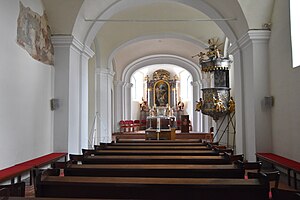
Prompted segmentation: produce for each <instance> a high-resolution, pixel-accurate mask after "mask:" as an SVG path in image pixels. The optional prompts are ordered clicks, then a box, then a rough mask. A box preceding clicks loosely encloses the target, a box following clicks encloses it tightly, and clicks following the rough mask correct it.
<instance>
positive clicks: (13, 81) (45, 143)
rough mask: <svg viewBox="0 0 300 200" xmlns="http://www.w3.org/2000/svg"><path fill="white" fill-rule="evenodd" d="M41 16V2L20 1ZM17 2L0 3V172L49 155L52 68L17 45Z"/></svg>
mask: <svg viewBox="0 0 300 200" xmlns="http://www.w3.org/2000/svg"><path fill="white" fill-rule="evenodd" d="M22 2H23V4H24V5H25V6H30V7H31V9H32V10H33V11H35V12H38V13H39V14H42V11H43V4H42V3H41V1H39V0H36V1H34V3H33V1H29V0H26V1H22ZM18 15H19V0H10V1H5V0H1V1H0V26H1V27H2V28H1V31H0V44H1V46H0V152H1V155H0V160H1V162H0V169H2V168H5V167H8V166H11V165H14V164H17V163H19V162H22V161H25V160H28V159H32V158H34V157H38V156H41V155H44V154H46V153H50V152H51V151H52V137H53V136H52V115H53V114H52V111H50V99H51V98H52V89H53V88H52V79H53V76H52V74H53V71H54V69H53V67H51V66H49V65H45V64H42V63H40V62H38V61H36V60H34V59H33V58H31V56H30V55H29V54H28V53H27V52H26V51H25V50H24V49H23V48H21V47H20V46H18V45H17V43H16V37H17V36H16V34H17V18H18Z"/></svg>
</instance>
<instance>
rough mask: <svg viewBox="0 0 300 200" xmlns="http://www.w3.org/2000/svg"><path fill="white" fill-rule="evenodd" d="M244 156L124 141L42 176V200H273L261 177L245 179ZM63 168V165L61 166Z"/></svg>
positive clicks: (205, 146)
mask: <svg viewBox="0 0 300 200" xmlns="http://www.w3.org/2000/svg"><path fill="white" fill-rule="evenodd" d="M242 161H243V156H242V155H233V151H232V149H226V148H224V147H221V146H217V145H216V144H210V143H202V142H199V141H183V140H182V141H119V142H117V143H111V144H100V145H95V147H94V149H83V154H82V155H70V161H69V162H68V163H67V164H63V169H62V170H63V176H62V175H61V174H62V173H61V171H62V170H61V169H49V170H46V171H44V172H43V173H39V174H38V175H37V179H36V196H37V197H54V198H96V199H204V200H205V199H210V200H211V199H224V198H225V199H231V200H237V199H244V200H248V199H249V200H250V199H251V200H253V199H256V200H260V199H261V200H265V199H269V182H268V180H267V178H266V177H265V176H263V175H262V174H261V175H259V176H256V178H253V179H245V178H244V177H245V168H244V163H243V162H242ZM57 167H59V164H58V165H57Z"/></svg>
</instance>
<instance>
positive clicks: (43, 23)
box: [17, 2, 54, 65]
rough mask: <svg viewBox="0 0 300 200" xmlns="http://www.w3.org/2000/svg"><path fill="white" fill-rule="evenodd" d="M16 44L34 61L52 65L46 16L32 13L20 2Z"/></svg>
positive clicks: (51, 47) (51, 51) (52, 51)
mask: <svg viewBox="0 0 300 200" xmlns="http://www.w3.org/2000/svg"><path fill="white" fill-rule="evenodd" d="M17 43H18V44H19V45H20V46H22V47H23V48H24V49H25V50H26V51H27V52H28V53H29V54H30V55H31V56H32V57H33V58H34V59H36V60H38V61H40V62H42V63H45V64H49V65H53V64H54V49H53V45H52V42H51V30H50V27H49V26H48V20H47V16H46V14H45V13H44V14H43V15H42V16H40V15H39V14H37V13H35V12H33V11H32V10H31V9H30V8H29V7H24V5H23V4H22V3H21V2H20V13H19V17H18V28H17Z"/></svg>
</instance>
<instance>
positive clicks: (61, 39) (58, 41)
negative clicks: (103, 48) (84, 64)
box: [51, 35, 95, 58]
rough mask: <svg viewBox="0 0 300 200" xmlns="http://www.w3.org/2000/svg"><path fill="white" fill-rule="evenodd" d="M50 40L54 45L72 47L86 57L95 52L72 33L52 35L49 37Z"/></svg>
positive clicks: (91, 55)
mask: <svg viewBox="0 0 300 200" xmlns="http://www.w3.org/2000/svg"><path fill="white" fill-rule="evenodd" d="M51 40H52V43H53V46H54V47H64V48H73V49H74V50H75V51H77V52H78V53H80V54H82V55H83V56H86V57H87V58H91V57H93V56H94V54H95V53H94V51H93V50H92V49H91V48H90V47H88V46H87V45H85V44H83V43H81V42H80V41H79V40H78V39H77V38H75V37H74V36H73V35H54V36H52V37H51Z"/></svg>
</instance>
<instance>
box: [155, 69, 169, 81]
mask: <svg viewBox="0 0 300 200" xmlns="http://www.w3.org/2000/svg"><path fill="white" fill-rule="evenodd" d="M169 79H170V72H168V71H167V70H164V69H159V70H156V71H155V72H154V73H153V80H155V81H157V80H169Z"/></svg>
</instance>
